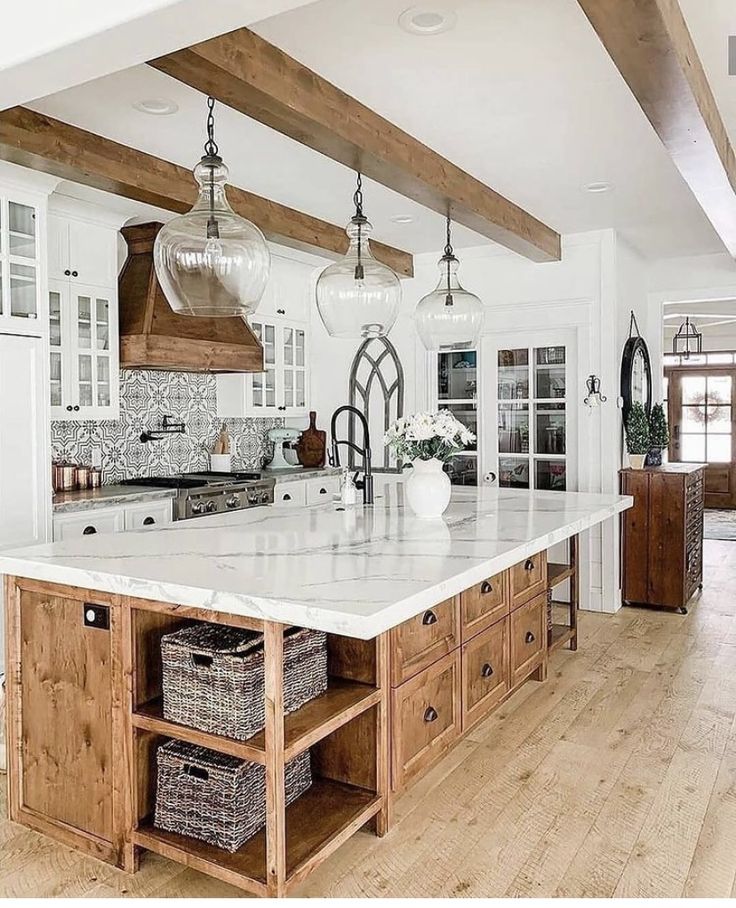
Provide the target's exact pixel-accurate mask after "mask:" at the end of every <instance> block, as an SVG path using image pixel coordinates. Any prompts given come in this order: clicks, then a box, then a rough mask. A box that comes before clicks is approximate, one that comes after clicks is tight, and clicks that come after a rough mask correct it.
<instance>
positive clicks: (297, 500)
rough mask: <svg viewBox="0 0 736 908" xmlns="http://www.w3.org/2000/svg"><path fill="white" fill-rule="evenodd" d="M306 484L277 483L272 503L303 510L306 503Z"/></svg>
mask: <svg viewBox="0 0 736 908" xmlns="http://www.w3.org/2000/svg"><path fill="white" fill-rule="evenodd" d="M306 485H307V484H306V482H277V483H276V487H275V488H274V490H273V503H274V504H276V505H280V506H282V507H293V508H303V507H304V506H305V505H306V503H307V489H306Z"/></svg>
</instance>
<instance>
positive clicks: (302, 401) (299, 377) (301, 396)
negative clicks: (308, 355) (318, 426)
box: [296, 372, 307, 407]
mask: <svg viewBox="0 0 736 908" xmlns="http://www.w3.org/2000/svg"><path fill="white" fill-rule="evenodd" d="M306 404H307V398H306V393H305V390H304V373H303V372H297V373H296V405H297V407H305V406H306Z"/></svg>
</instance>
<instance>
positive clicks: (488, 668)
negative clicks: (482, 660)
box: [480, 662, 493, 678]
mask: <svg viewBox="0 0 736 908" xmlns="http://www.w3.org/2000/svg"><path fill="white" fill-rule="evenodd" d="M480 673H481V677H483V678H490V677H491V675H492V674H493V666H492V665H491V663H490V662H486V664H485V665H484V666H483V668H482V669H481V670H480Z"/></svg>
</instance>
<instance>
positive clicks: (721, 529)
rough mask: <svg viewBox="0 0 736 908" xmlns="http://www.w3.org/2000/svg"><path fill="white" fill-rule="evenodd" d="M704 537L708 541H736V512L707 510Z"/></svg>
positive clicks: (704, 521)
mask: <svg viewBox="0 0 736 908" xmlns="http://www.w3.org/2000/svg"><path fill="white" fill-rule="evenodd" d="M703 536H704V537H705V538H706V539H736V511H725V510H719V509H715V508H709V509H708V510H706V512H705V516H704V520H703Z"/></svg>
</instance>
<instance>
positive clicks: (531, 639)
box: [524, 631, 537, 643]
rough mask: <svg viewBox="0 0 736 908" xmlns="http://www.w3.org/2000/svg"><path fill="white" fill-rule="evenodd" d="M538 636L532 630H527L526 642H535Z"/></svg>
mask: <svg viewBox="0 0 736 908" xmlns="http://www.w3.org/2000/svg"><path fill="white" fill-rule="evenodd" d="M536 639H537V638H536V637H535V636H534V634H533V633H532V632H531V631H527V632H526V637H524V643H534V641H535V640H536Z"/></svg>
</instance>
